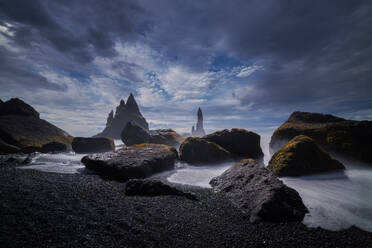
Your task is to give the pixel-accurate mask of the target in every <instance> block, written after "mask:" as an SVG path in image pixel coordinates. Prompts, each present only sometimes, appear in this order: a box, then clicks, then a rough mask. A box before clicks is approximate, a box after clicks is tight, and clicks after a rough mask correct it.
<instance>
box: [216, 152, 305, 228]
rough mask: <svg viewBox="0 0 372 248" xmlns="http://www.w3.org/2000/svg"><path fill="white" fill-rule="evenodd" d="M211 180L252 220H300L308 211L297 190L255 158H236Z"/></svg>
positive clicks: (221, 192) (219, 192)
mask: <svg viewBox="0 0 372 248" xmlns="http://www.w3.org/2000/svg"><path fill="white" fill-rule="evenodd" d="M210 184H211V185H212V187H213V189H214V191H215V192H216V193H218V194H222V195H224V196H225V197H226V198H227V199H229V200H230V201H231V202H232V203H233V204H234V205H235V206H236V207H238V208H239V209H241V210H242V211H243V212H245V213H247V214H248V215H249V219H250V221H251V222H259V221H268V222H301V221H302V220H303V218H304V216H305V214H306V213H307V212H308V210H307V208H306V207H305V205H304V203H303V202H302V199H301V197H300V195H299V194H298V192H297V191H296V190H294V189H292V188H289V187H288V186H286V185H285V184H284V183H283V182H282V181H280V180H279V179H278V178H277V177H275V176H274V175H273V174H272V173H271V172H270V171H269V170H268V169H266V168H265V167H263V166H260V165H259V164H258V163H257V161H256V160H254V159H243V160H241V161H239V162H237V163H236V164H235V165H234V166H232V167H231V168H230V169H228V170H227V171H225V172H224V173H223V174H222V175H220V176H218V177H215V178H213V179H212V180H211V182H210Z"/></svg>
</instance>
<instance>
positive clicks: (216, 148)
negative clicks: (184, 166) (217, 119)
mask: <svg viewBox="0 0 372 248" xmlns="http://www.w3.org/2000/svg"><path fill="white" fill-rule="evenodd" d="M230 158H231V154H230V152H228V151H226V150H225V149H224V148H223V147H221V146H220V145H217V144H215V143H213V142H209V141H207V140H204V139H202V138H198V137H189V138H187V139H185V140H184V142H182V144H181V146H180V159H181V160H182V161H185V162H187V163H218V162H223V161H225V160H228V159H230Z"/></svg>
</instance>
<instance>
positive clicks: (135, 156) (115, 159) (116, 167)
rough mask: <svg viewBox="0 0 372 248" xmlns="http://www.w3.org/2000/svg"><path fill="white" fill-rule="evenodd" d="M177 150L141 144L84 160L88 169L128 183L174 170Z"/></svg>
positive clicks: (84, 158) (87, 157)
mask: <svg viewBox="0 0 372 248" xmlns="http://www.w3.org/2000/svg"><path fill="white" fill-rule="evenodd" d="M177 157H178V155H177V150H176V149H174V148H173V147H170V146H166V145H160V144H140V145H134V146H130V147H126V148H123V149H121V150H119V151H116V152H106V153H101V154H92V155H89V156H85V157H83V158H82V160H81V161H82V163H83V164H84V165H85V166H86V168H87V169H90V170H93V171H97V172H99V173H100V174H102V175H104V176H106V177H108V178H112V179H116V180H120V181H126V180H129V179H135V178H146V177H149V176H151V175H153V174H155V173H158V172H162V171H166V170H172V169H174V162H175V160H176V159H177Z"/></svg>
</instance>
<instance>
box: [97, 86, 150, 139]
mask: <svg viewBox="0 0 372 248" xmlns="http://www.w3.org/2000/svg"><path fill="white" fill-rule="evenodd" d="M131 121H132V122H135V123H136V124H137V125H139V126H141V127H143V128H144V129H146V130H148V129H149V124H148V123H147V121H146V119H145V118H144V117H143V116H142V114H141V112H140V110H139V107H138V104H137V102H136V100H135V99H134V96H133V94H132V93H130V95H129V97H128V100H127V103H125V102H124V100H121V101H120V104H119V106H117V107H116V111H115V114H114V111H111V112H110V113H109V115H108V117H107V122H106V127H105V129H104V130H103V131H102V132H101V133H99V134H97V135H95V136H94V137H108V138H113V139H120V138H121V132H122V131H123V129H124V127H125V126H126V125H127V123H128V122H131Z"/></svg>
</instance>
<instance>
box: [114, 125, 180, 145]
mask: <svg viewBox="0 0 372 248" xmlns="http://www.w3.org/2000/svg"><path fill="white" fill-rule="evenodd" d="M121 140H122V141H123V143H124V144H125V145H127V146H131V145H135V144H142V143H155V144H163V145H168V146H174V147H178V146H179V145H180V144H181V142H182V140H183V137H182V136H181V135H179V134H178V133H177V132H176V131H173V130H172V129H158V130H147V129H145V128H143V127H141V126H139V125H137V124H136V123H134V122H128V124H127V125H126V126H125V128H124V129H123V132H122V133H121Z"/></svg>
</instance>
